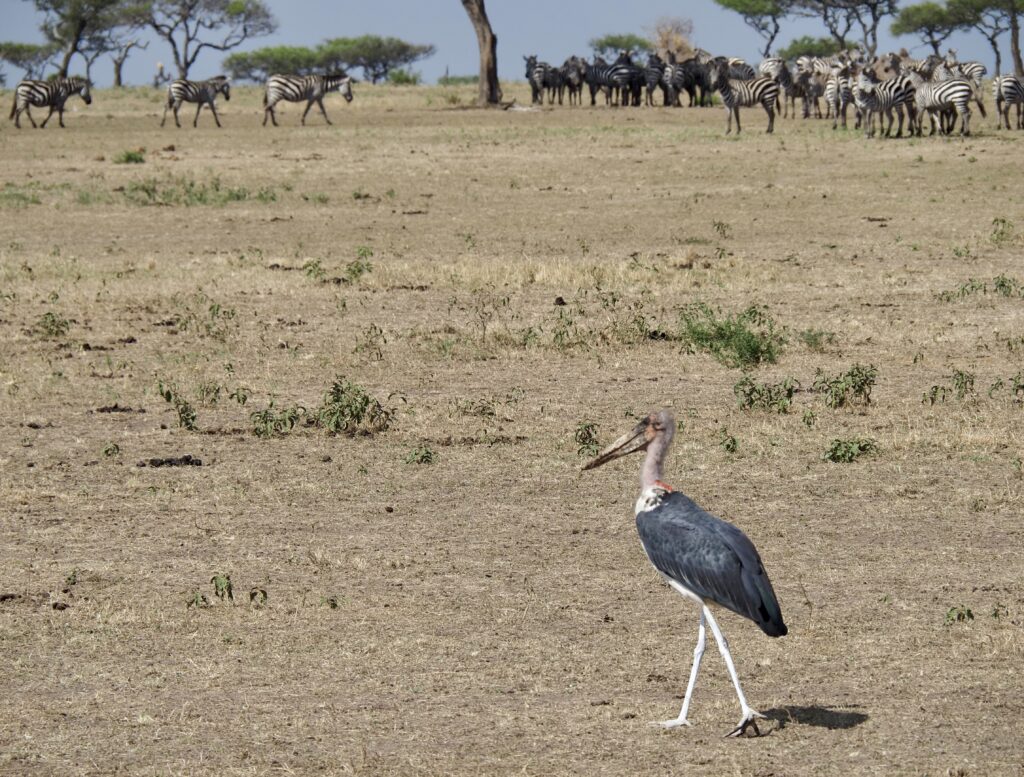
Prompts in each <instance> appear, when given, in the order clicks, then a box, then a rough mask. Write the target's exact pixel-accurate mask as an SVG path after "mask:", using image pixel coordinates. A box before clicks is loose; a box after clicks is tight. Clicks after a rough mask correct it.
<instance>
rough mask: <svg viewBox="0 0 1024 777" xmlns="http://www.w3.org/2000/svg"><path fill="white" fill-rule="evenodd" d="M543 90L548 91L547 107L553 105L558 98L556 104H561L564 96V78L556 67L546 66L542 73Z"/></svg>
mask: <svg viewBox="0 0 1024 777" xmlns="http://www.w3.org/2000/svg"><path fill="white" fill-rule="evenodd" d="M543 83H544V88H545V89H547V90H548V105H554V104H555V97H556V96H557V97H558V104H559V105H561V104H562V98H563V97H564V96H565V78H563V76H562V71H561V70H560V69H559V68H557V67H551V66H550V65H548V66H547V69H546V70H545V71H544V82H543Z"/></svg>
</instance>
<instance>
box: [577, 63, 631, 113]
mask: <svg viewBox="0 0 1024 777" xmlns="http://www.w3.org/2000/svg"><path fill="white" fill-rule="evenodd" d="M581 62H582V63H583V65H584V67H585V68H586V71H585V79H586V82H587V85H588V86H589V87H590V104H591V105H596V104H597V92H598V90H603V91H604V93H605V102H606V103H607V104H609V105H611V104H612V103H613V102H614V101H613V97H612V95H613V93H614V94H615V95H616V97H617V101H618V104H619V105H627V104H628V101H629V96H630V92H635V95H636V98H637V99H636V102H637V103H638V104H639V89H642V81H640V80H639V77H641V76H642V71H640V69H639V68H638V67H636V65H634V64H633V63H632V60H631V59H630V55H629V52H625V51H624V52H622V53H621V54H620V55H619V57H618V59H616V60H615V62H614V63H612V64H610V65H609V64H608V63H607V62H606V61H605V60H604V59H602V58H601V57H595V58H594V62H593V64H587V61H586V60H585V59H584V60H581Z"/></svg>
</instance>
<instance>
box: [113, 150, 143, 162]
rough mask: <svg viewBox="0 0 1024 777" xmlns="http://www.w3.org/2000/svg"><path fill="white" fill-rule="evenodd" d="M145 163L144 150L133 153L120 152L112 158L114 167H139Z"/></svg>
mask: <svg viewBox="0 0 1024 777" xmlns="http://www.w3.org/2000/svg"><path fill="white" fill-rule="evenodd" d="M145 161H146V150H145V149H144V148H140V149H137V150H135V151H122V152H121V153H120V154H118V155H117V156H115V157H114V164H115V165H141V164H143V163H144V162H145Z"/></svg>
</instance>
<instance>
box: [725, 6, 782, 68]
mask: <svg viewBox="0 0 1024 777" xmlns="http://www.w3.org/2000/svg"><path fill="white" fill-rule="evenodd" d="M715 2H716V3H718V5H720V6H722V8H725V9H727V10H729V11H735V12H736V13H738V14H739V15H740V16H741V17H743V21H744V22H745V23H746V25H747V26H748V27H750V28H751V29H753V30H754V32H756V33H757V34H758V35H760V36H761V37H762V38H763V39H764V51H763V52H762V54H763V55H764V56H765V57H770V56H771V50H772V45H773V44H774V43H775V39H776V38H777V37H779V31H780V30H781V28H782V20H783V19H784V18H785V17H786V16H787V15H788V14H789V12H790V10H791V8H792V6H793V2H792V0H715Z"/></svg>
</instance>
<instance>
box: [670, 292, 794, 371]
mask: <svg viewBox="0 0 1024 777" xmlns="http://www.w3.org/2000/svg"><path fill="white" fill-rule="evenodd" d="M679 339H680V340H682V341H683V342H684V343H686V344H687V345H689V346H690V347H691V348H692V349H699V350H702V351H706V352H708V353H710V354H711V355H712V356H714V357H715V358H716V359H718V361H720V362H722V363H723V364H725V365H726V366H728V367H740V368H743V369H749V368H751V367H756V366H757V365H759V364H763V363H767V364H774V363H775V362H776V361H777V360H778V358H779V355H780V354H781V352H782V347H783V345H784V344H785V342H786V340H785V338H784V337H783V336H782V335H781V334H779V332H777V331H776V327H775V322H774V321H773V320H772V318H771V316H769V315H768V314H767V313H766V312H765V311H763V310H762V309H761V308H758V307H756V306H752V307H749V308H747V309H746V310H744V311H743V312H742V313H739V314H737V315H725V314H723V313H722V312H721V311H720V310H718V311H716V310H713V309H712V308H710V307H709V306H708V305H706V304H704V303H703V302H699V303H696V304H693V305H688V306H687V307H685V308H683V310H682V311H681V312H680V314H679Z"/></svg>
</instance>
